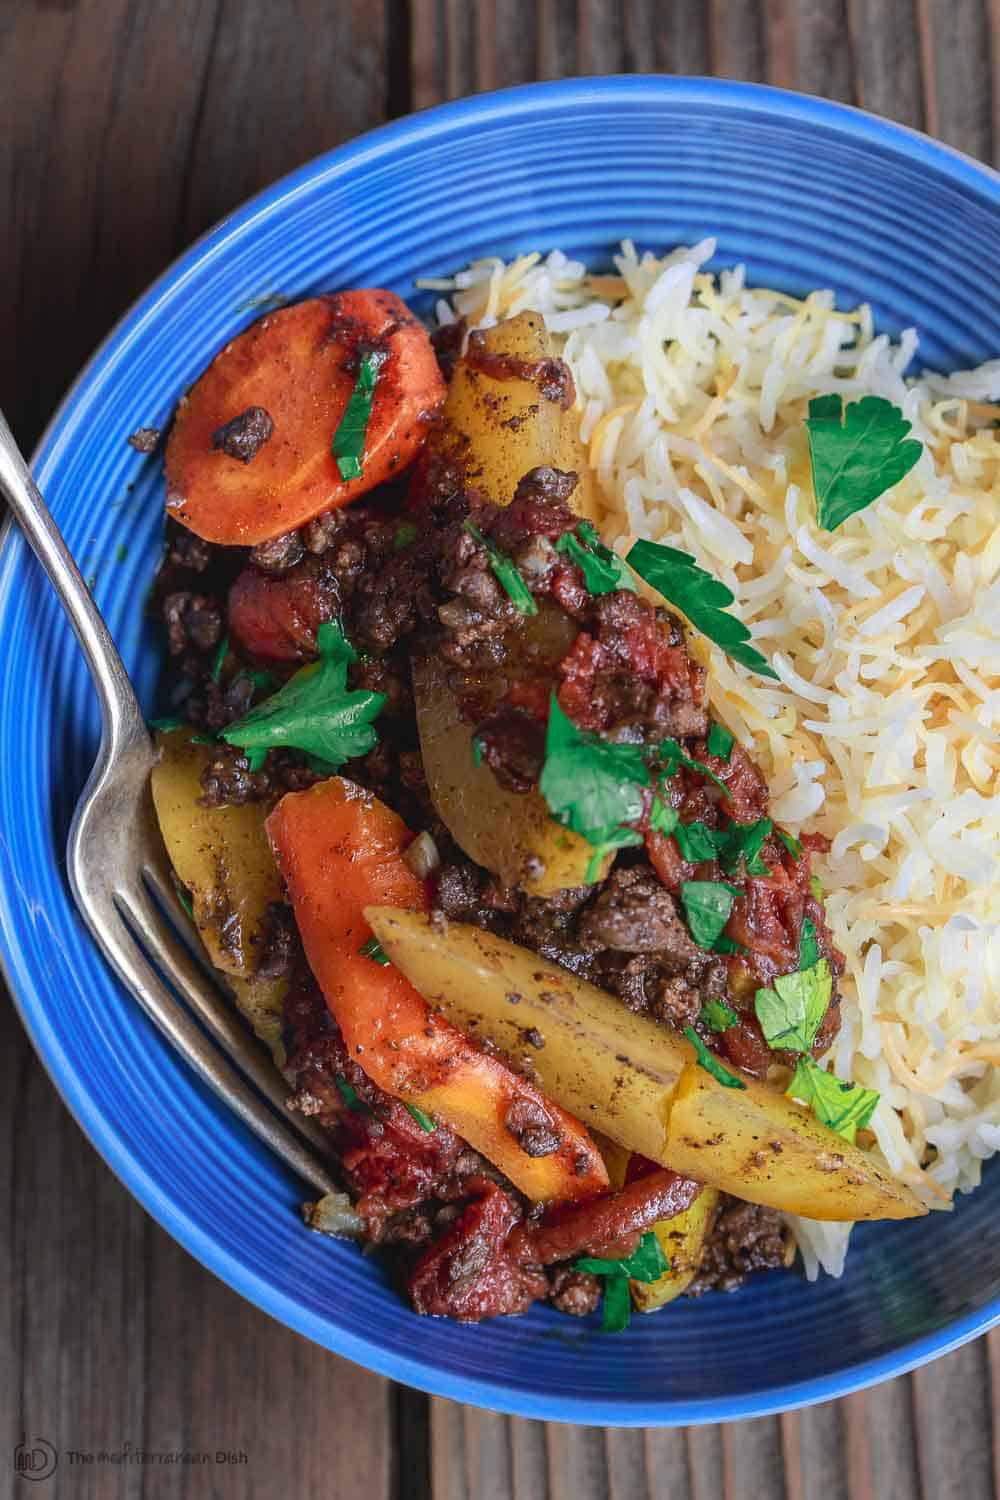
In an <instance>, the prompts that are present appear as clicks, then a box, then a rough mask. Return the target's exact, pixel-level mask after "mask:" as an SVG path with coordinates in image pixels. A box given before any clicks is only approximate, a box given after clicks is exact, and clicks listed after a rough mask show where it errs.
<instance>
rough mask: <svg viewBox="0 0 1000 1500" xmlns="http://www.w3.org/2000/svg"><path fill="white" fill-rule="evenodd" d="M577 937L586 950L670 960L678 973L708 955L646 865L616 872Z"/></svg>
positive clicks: (591, 909)
mask: <svg viewBox="0 0 1000 1500" xmlns="http://www.w3.org/2000/svg"><path fill="white" fill-rule="evenodd" d="M578 932H579V936H580V938H581V939H582V941H583V942H584V944H585V945H586V946H588V947H594V948H612V949H614V950H615V951H616V952H618V951H620V952H624V953H659V954H660V955H661V956H667V957H669V958H670V959H671V960H674V961H675V962H676V963H677V965H678V972H683V970H684V969H686V968H687V967H688V965H689V964H690V963H691V962H692V961H695V960H698V959H700V958H702V957H703V956H704V955H703V950H702V949H700V948H698V947H697V946H696V944H695V943H693V942H692V941H691V937H690V934H689V932H688V929H687V925H686V923H685V921H684V918H683V917H682V916H681V913H680V908H679V907H678V905H677V902H676V901H675V900H674V898H673V896H671V895H670V893H669V891H666V890H664V888H663V886H662V885H661V884H660V882H659V880H657V878H656V876H655V874H654V873H653V871H652V870H651V869H649V867H648V866H646V867H643V866H641V865H633V866H632V867H631V868H629V867H624V866H623V867H616V868H613V869H612V871H611V874H610V876H609V878H608V879H607V880H606V881H605V883H604V885H603V887H602V889H601V892H600V894H599V895H598V897H597V898H596V900H595V901H593V902H592V903H591V905H590V906H589V907H588V908H587V911H586V914H585V915H584V917H583V918H582V920H581V922H580V924H579V928H578Z"/></svg>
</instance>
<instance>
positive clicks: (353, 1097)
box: [333, 1073, 365, 1109]
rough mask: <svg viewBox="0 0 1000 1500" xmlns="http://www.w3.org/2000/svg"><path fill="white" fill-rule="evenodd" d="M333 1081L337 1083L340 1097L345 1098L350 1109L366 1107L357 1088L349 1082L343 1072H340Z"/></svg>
mask: <svg viewBox="0 0 1000 1500" xmlns="http://www.w3.org/2000/svg"><path fill="white" fill-rule="evenodd" d="M333 1081H334V1083H335V1084H336V1085H337V1090H338V1092H339V1094H340V1097H341V1098H342V1099H343V1101H344V1103H345V1104H346V1105H347V1107H348V1109H364V1107H365V1106H364V1104H363V1103H362V1102H361V1099H360V1097H359V1095H358V1091H357V1089H355V1088H354V1086H353V1085H352V1084H350V1083H348V1081H347V1079H346V1078H345V1077H344V1075H343V1074H342V1073H338V1074H337V1075H336V1077H335V1078H334V1080H333Z"/></svg>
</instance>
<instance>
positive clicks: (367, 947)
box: [358, 937, 389, 967]
mask: <svg viewBox="0 0 1000 1500" xmlns="http://www.w3.org/2000/svg"><path fill="white" fill-rule="evenodd" d="M358 952H359V953H360V954H361V955H362V957H363V958H370V959H371V960H372V962H373V963H376V964H382V966H383V967H384V966H385V965H386V964H388V963H389V955H388V954H387V953H386V951H385V949H384V948H383V947H382V944H381V943H380V942H379V940H378V938H377V937H370V938H369V939H368V941H367V943H362V944H361V947H360V948H359V949H358Z"/></svg>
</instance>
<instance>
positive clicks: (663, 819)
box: [649, 797, 680, 833]
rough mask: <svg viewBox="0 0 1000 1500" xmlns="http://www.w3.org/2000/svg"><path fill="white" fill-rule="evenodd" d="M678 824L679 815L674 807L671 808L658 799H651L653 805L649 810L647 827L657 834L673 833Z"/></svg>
mask: <svg viewBox="0 0 1000 1500" xmlns="http://www.w3.org/2000/svg"><path fill="white" fill-rule="evenodd" d="M679 822H680V813H679V812H678V811H677V809H676V807H671V806H670V805H669V803H667V802H664V801H662V800H661V798H659V797H654V798H653V805H652V807H651V808H650V810H649V826H650V828H653V829H655V830H656V832H657V833H673V831H674V829H675V828H676V827H677V824H678V823H679Z"/></svg>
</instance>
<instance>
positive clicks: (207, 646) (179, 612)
mask: <svg viewBox="0 0 1000 1500" xmlns="http://www.w3.org/2000/svg"><path fill="white" fill-rule="evenodd" d="M163 618H164V621H165V623H166V627H167V650H168V651H169V652H170V655H171V656H182V655H183V654H184V653H185V652H187V651H189V650H191V649H192V648H193V649H194V650H195V651H198V652H205V651H211V650H212V649H213V648H214V647H215V646H217V645H218V644H219V641H220V640H221V639H222V611H221V609H220V608H219V606H218V604H217V603H216V602H215V601H214V600H213V599H212V598H211V597H210V596H209V595H207V594H198V593H193V592H192V591H191V590H189V589H183V590H178V591H177V592H176V593H173V594H168V595H167V597H166V599H165V600H164V601H163Z"/></svg>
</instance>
